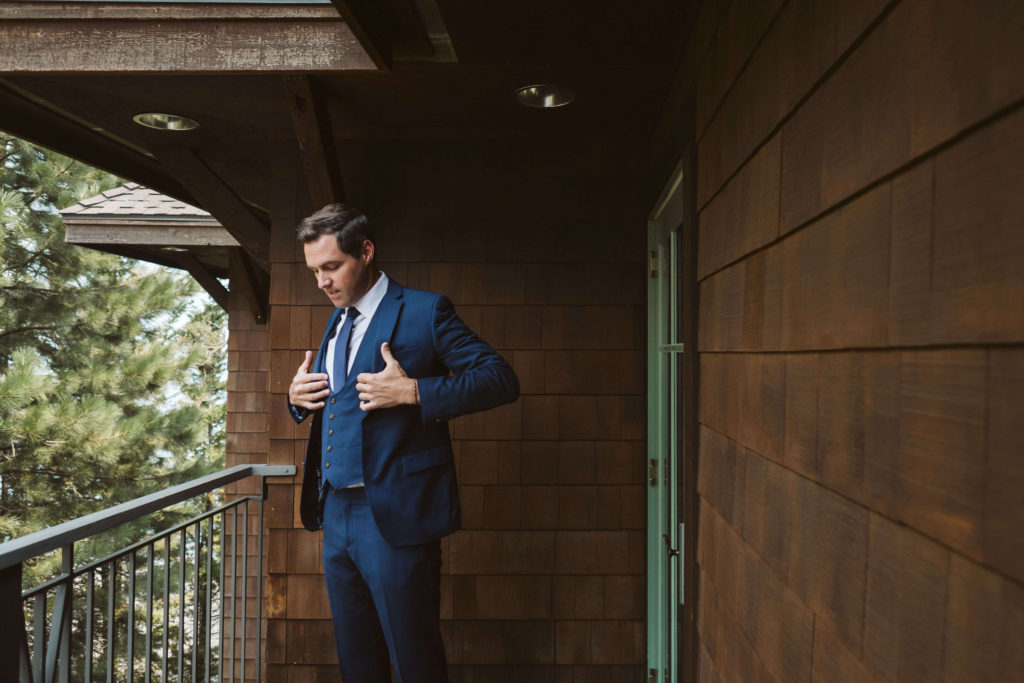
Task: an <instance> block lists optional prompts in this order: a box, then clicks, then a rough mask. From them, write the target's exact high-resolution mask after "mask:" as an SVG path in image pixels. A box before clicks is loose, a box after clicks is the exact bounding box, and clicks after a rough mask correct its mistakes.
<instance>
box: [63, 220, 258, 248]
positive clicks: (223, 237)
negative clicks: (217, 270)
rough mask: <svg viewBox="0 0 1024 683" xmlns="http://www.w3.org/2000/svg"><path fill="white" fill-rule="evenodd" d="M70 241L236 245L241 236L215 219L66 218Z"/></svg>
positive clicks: (67, 237)
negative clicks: (233, 235)
mask: <svg viewBox="0 0 1024 683" xmlns="http://www.w3.org/2000/svg"><path fill="white" fill-rule="evenodd" d="M64 227H65V229H66V230H65V236H64V241H65V242H68V243H69V244H133V245H137V246H157V247H159V246H165V247H237V246H238V240H236V239H235V238H234V237H232V236H231V233H229V232H228V231H227V230H225V229H224V228H223V227H222V226H221V225H220V224H219V223H217V222H216V221H213V220H210V221H152V222H149V221H139V220H123V219H122V220H117V219H105V218H77V219H76V218H71V217H70V216H67V217H65V218H64Z"/></svg>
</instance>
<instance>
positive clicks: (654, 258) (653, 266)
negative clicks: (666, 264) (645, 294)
mask: <svg viewBox="0 0 1024 683" xmlns="http://www.w3.org/2000/svg"><path fill="white" fill-rule="evenodd" d="M648 257H649V261H648V265H647V267H648V270H649V271H650V274H651V278H656V277H658V252H656V251H650V252H648Z"/></svg>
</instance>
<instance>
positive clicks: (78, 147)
mask: <svg viewBox="0 0 1024 683" xmlns="http://www.w3.org/2000/svg"><path fill="white" fill-rule="evenodd" d="M425 3H426V5H425ZM695 4H696V0H636V1H635V2H630V3H623V2H618V1H616V2H613V1H612V0H588V1H587V2H564V1H561V2H560V1H558V0H516V1H515V2H508V3H485V2H479V0H387V2H382V1H381V0H377V1H375V2H374V1H371V0H332V4H316V5H296V4H288V5H268V4H265V3H260V4H252V5H244V4H230V5H227V4H225V5H209V4H207V5H196V4H190V3H159V2H157V3H154V2H138V3H102V2H38V1H36V2H28V1H24V2H19V1H15V2H4V3H2V4H0V42H3V43H4V44H5V50H4V51H3V53H4V54H3V55H0V129H3V130H6V131H8V132H10V133H13V134H15V135H19V136H21V137H25V138H28V139H30V140H33V141H35V142H37V143H39V144H42V145H44V146H47V147H50V148H53V149H57V150H59V151H62V152H64V153H67V154H69V155H71V156H75V157H77V158H80V159H82V160H83V161H86V162H88V163H91V164H94V165H96V166H100V167H103V168H106V169H108V170H110V171H112V172H114V173H117V174H119V175H121V176H123V177H126V178H128V179H131V180H133V181H137V182H139V183H142V184H144V185H147V186H150V187H153V188H154V189H157V190H160V191H161V192H164V193H166V194H170V195H172V196H176V197H178V198H180V199H183V200H185V201H189V202H192V203H195V204H197V205H199V206H202V207H203V208H205V209H207V210H208V211H210V212H211V213H213V214H214V216H216V217H217V218H218V220H220V221H221V223H222V224H224V225H225V227H227V228H228V229H229V230H231V232H232V233H233V234H236V236H239V241H240V242H242V243H243V244H247V242H248V243H250V246H252V245H251V242H252V241H253V240H258V239H259V235H260V233H259V231H258V229H257V228H258V227H260V225H262V227H263V228H264V229H265V227H266V225H267V216H266V208H267V207H266V206H264V199H263V198H264V197H266V194H267V193H266V186H267V182H268V173H269V172H268V165H269V164H270V163H272V160H268V159H267V150H268V142H270V141H273V140H278V141H279V140H296V144H297V145H298V141H300V140H303V139H304V138H305V140H304V142H303V144H304V145H313V146H314V147H319V149H310V150H306V153H307V155H306V157H305V158H304V161H305V162H306V167H307V173H308V174H312V175H311V176H310V177H311V178H312V179H313V180H312V181H311V182H314V183H315V182H317V181H316V177H317V175H316V174H320V181H321V182H325V183H326V185H327V189H325V190H324V191H325V192H327V193H330V192H331V190H330V187H329V186H330V185H331V183H332V182H334V180H332V173H336V172H337V169H336V168H334V169H333V170H332V169H331V168H330V166H331V163H332V157H334V155H332V154H331V149H330V147H331V145H330V144H324V143H325V141H326V142H329V143H333V145H334V152H335V153H336V155H337V157H336V158H334V162H336V160H337V158H340V159H341V160H342V162H343V163H344V161H345V141H346V140H352V139H359V138H371V139H372V138H433V139H444V138H466V137H474V138H509V137H512V138H527V139H529V138H552V137H566V136H570V137H583V138H591V137H594V138H604V137H617V138H627V139H635V140H636V141H637V144H638V145H645V144H647V140H648V137H649V135H650V132H651V129H652V126H653V125H654V121H655V118H656V116H657V113H658V110H659V108H660V106H661V103H662V99H663V98H664V96H665V92H666V88H667V86H668V84H669V80H670V78H671V75H672V73H673V71H674V68H675V64H676V61H677V59H678V56H679V54H680V53H681V51H682V48H683V46H684V42H685V40H686V37H687V34H688V29H689V23H690V21H691V20H692V16H693V13H694V9H695V8H694V6H695ZM424 6H428V7H430V8H433V9H434V10H436V17H440V19H441V20H442V21H443V28H444V29H446V31H447V38H448V39H449V40H450V46H451V48H453V50H454V56H455V59H454V61H451V60H450V59H449V60H448V61H444V60H441V61H438V60H436V59H433V58H432V57H431V55H430V42H431V40H432V39H433V40H434V41H436V39H437V35H433V36H430V35H428V34H429V33H435V34H436V25H435V26H433V27H431V28H426V27H425V24H429V23H430V22H425V23H424V22H422V21H420V20H419V18H420V17H421V16H423V15H422V11H423V7H424ZM342 16H345V17H347V18H348V19H349V21H348V22H346V21H345V20H344V19H343V18H342ZM436 17H435V19H436ZM435 24H436V21H435ZM154 36H155V37H156V39H154ZM432 59H433V61H432ZM289 77H290V79H291V80H289ZM296 77H298V80H296ZM536 83H558V84H560V85H564V86H567V87H569V88H572V89H573V90H574V91H575V92H576V95H577V99H576V101H575V102H574V103H573V104H572V105H570V106H568V107H564V108H560V109H553V110H538V109H529V108H525V107H523V106H521V105H519V104H518V103H517V102H516V100H515V98H514V95H513V93H514V91H515V89H516V88H519V87H521V86H525V85H531V84H536ZM296 87H299V88H300V90H301V88H306V89H307V91H306V92H307V97H312V101H310V102H309V103H308V104H309V105H310V106H311V107H313V106H314V105H315V111H314V112H313V113H312V114H309V113H308V112H307V113H305V114H304V113H302V111H303V110H302V107H303V106H305V105H304V104H302V98H301V97H300V98H299V99H298V100H296V99H295V97H296V95H295V93H296V90H295V88H296ZM296 102H299V104H298V105H297V104H296ZM297 107H298V109H297ZM144 111H164V112H172V113H177V114H184V115H187V116H189V117H191V118H194V119H195V120H197V121H199V122H200V124H201V126H200V128H198V129H197V130H194V131H189V132H177V133H175V132H166V131H154V130H149V129H146V128H143V127H140V126H139V125H137V124H135V123H134V122H133V121H132V116H133V115H134V114H137V113H139V112H144ZM304 127H305V128H304ZM324 150H326V154H325V153H324ZM190 155H191V156H190ZM196 164H201V165H203V166H205V167H206V169H207V171H208V175H209V176H211V177H213V178H214V179H215V181H216V182H219V183H221V184H222V185H223V188H224V190H225V191H226V192H230V193H231V194H233V195H234V196H235V200H234V201H232V200H230V199H225V198H224V197H219V198H215V199H213V200H211V198H210V196H203V197H200V196H198V195H199V194H206V195H210V194H211V193H210V192H209V191H208V190H204V189H203V188H201V187H199V186H197V185H196V183H195V181H194V178H191V175H192V174H191V173H190V168H194V167H195V166H196ZM335 166H336V163H335ZM339 182H340V181H339ZM214 196H215V197H216V194H215V193H214ZM211 201H213V202H214V203H215V204H217V206H211V205H210V203H211ZM225 212H226V213H228V214H231V213H234V214H236V217H235V219H234V220H232V217H231V216H230V215H228V216H225V215H224V214H225ZM239 212H250V213H251V214H252V215H253V216H254V218H255V220H250V219H247V218H246V219H241V220H240V221H239V219H238V218H237V214H239ZM225 218H227V220H225ZM239 222H241V223H242V225H241V226H240V227H239V225H238V223H239ZM239 231H241V234H239ZM249 253H250V256H251V257H253V260H254V261H255V262H256V263H259V264H261V265H265V264H266V260H265V259H266V252H265V248H264V250H259V249H255V250H254V249H250V250H249Z"/></svg>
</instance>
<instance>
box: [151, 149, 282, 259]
mask: <svg viewBox="0 0 1024 683" xmlns="http://www.w3.org/2000/svg"><path fill="white" fill-rule="evenodd" d="M154 151H155V153H156V158H157V160H158V161H160V163H161V164H163V165H164V166H165V167H166V168H167V169H168V170H169V171H170V172H171V173H173V174H174V176H175V177H177V178H178V180H179V181H181V184H182V185H184V186H185V187H186V188H188V189H189V191H190V192H191V193H192V194H193V195H194V196H195V197H196V199H197V200H198V201H197V202H194V204H195V205H196V206H201V207H202V208H204V209H206V210H207V211H209V212H210V213H211V214H212V215H213V217H214V218H216V219H217V221H218V222H219V223H220V224H221V225H223V226H224V227H225V228H227V230H228V232H230V233H231V234H232V235H233V236H234V237H235V239H237V240H238V243H239V244H241V245H242V248H243V249H245V251H246V253H248V254H249V255H250V256H251V257H252V258H253V259H254V260H255V261H256V263H257V264H259V266H260V267H261V268H263V270H265V271H267V272H268V273H269V272H270V250H269V244H270V229H269V228H268V226H267V224H266V223H265V222H264V221H263V220H261V219H260V218H257V217H256V215H255V214H254V213H253V212H252V210H251V209H250V208H249V205H248V204H246V203H245V202H243V201H242V200H241V199H240V198H239V197H238V195H236V194H235V192H234V191H233V190H232V189H231V187H230V186H229V185H228V184H227V183H226V182H224V180H223V179H222V178H221V177H220V176H219V175H217V174H216V173H214V172H213V171H212V170H211V169H210V167H209V166H207V165H206V164H205V163H204V162H203V160H202V159H200V158H199V155H198V154H196V153H195V152H194V151H193V150H191V149H186V148H184V147H164V148H160V149H157V150H154Z"/></svg>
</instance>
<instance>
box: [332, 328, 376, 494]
mask: <svg viewBox="0 0 1024 683" xmlns="http://www.w3.org/2000/svg"><path fill="white" fill-rule="evenodd" d="M377 317H378V316H376V315H374V316H373V318H372V319H371V320H370V324H369V326H368V327H367V329H366V333H365V334H364V335H363V341H362V342H361V343H360V344H359V351H358V352H356V358H355V361H354V362H353V363H352V370H351V371H350V372H349V373H348V377H347V378H335V381H334V387H335V390H334V393H332V394H331V395H330V396H328V397H327V401H326V403H327V405H325V406H324V408H323V411H324V414H323V426H322V429H323V432H322V433H321V441H320V443H321V448H322V449H323V450H322V452H321V453H322V457H321V465H320V466H321V467H322V468H323V469H322V472H323V476H324V481H325V482H327V483H328V484H330V485H331V487H332V488H335V489H343V488H345V487H346V486H351V485H352V484H358V483H359V482H361V481H363V418H364V417H365V416H366V413H364V412H363V411H362V410H361V409H360V408H359V392H358V391H356V377H358V376H359V373H361V372H370V371H371V369H372V367H371V361H372V359H373V352H374V350H375V349H374V348H373V345H374V343H375V341H374V336H373V332H374V330H375V329H376V327H377V325H376V322H377ZM340 341H341V340H339V342H340ZM339 346H340V344H339ZM334 352H335V353H339V352H340V353H345V348H344V347H343V346H342V347H341V348H336V349H335V351H334ZM339 380H340V381H339Z"/></svg>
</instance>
